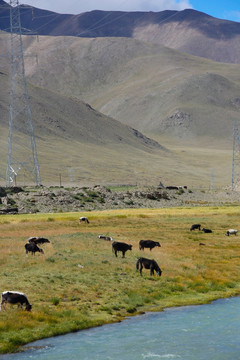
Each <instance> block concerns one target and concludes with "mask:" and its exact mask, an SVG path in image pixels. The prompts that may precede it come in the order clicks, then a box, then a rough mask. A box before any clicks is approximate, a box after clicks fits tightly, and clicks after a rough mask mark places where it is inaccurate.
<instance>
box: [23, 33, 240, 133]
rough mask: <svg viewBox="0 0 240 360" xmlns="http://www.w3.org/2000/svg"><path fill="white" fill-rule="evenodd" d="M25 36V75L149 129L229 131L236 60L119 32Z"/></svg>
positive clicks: (238, 89)
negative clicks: (121, 35)
mask: <svg viewBox="0 0 240 360" xmlns="http://www.w3.org/2000/svg"><path fill="white" fill-rule="evenodd" d="M24 40H25V41H26V43H25V47H26V49H27V51H26V54H27V55H30V54H37V58H38V61H36V59H35V58H33V57H31V56H26V65H27V66H26V69H27V70H26V73H27V77H28V79H29V81H31V82H32V83H35V85H38V86H42V87H44V88H48V89H50V90H52V91H57V92H59V93H61V94H64V95H66V96H68V97H69V96H75V97H77V98H79V99H82V100H84V101H85V102H87V103H90V104H91V105H92V106H93V107H94V108H96V109H98V111H101V112H102V113H104V114H106V115H108V116H110V117H113V118H115V119H117V120H119V121H121V122H123V123H125V124H128V125H130V126H132V127H134V128H136V129H138V130H140V131H142V132H144V133H145V134H148V135H149V136H150V135H151V136H152V135H153V134H154V135H157V134H158V135H161V134H162V133H167V134H170V135H171V134H172V135H176V136H180V137H183V136H185V137H186V136H187V137H189V136H191V137H196V136H206V135H208V136H212V137H216V138H229V136H230V134H231V133H232V123H233V121H234V119H235V118H238V117H239V111H240V106H239V104H240V96H239V94H240V78H239V77H237V76H236V74H237V73H239V70H240V68H239V65H234V64H220V63H216V62H213V61H210V60H206V59H202V58H197V57H192V56H190V55H186V54H184V53H180V52H177V51H175V50H172V49H169V48H166V47H163V46H161V45H156V44H151V43H144V42H141V41H138V40H134V39H126V38H98V39H81V38H74V37H41V38H39V41H38V42H37V41H33V40H31V41H30V38H29V37H27V38H25V39H24ZM229 124H231V125H230V126H229Z"/></svg>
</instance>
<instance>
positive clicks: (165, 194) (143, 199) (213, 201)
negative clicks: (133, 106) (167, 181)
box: [0, 185, 240, 216]
mask: <svg viewBox="0 0 240 360" xmlns="http://www.w3.org/2000/svg"><path fill="white" fill-rule="evenodd" d="M124 188H125V189H124ZM239 201H240V193H239V192H232V191H230V190H222V191H218V190H199V189H198V190H196V189H193V190H191V189H184V188H179V189H172V190H169V189H165V188H158V187H143V188H139V187H135V186H128V187H126V186H125V187H124V186H122V187H121V190H119V189H116V188H111V187H104V186H98V185H97V186H93V187H81V188H78V187H73V188H64V187H50V188H46V187H42V188H39V189H36V188H27V187H25V188H19V187H15V188H14V187H13V188H0V214H1V215H4V214H10V213H11V214H17V213H37V212H42V213H53V212H85V211H91V210H106V209H125V208H161V207H172V206H206V205H223V204H239ZM89 216H91V215H90V214H89Z"/></svg>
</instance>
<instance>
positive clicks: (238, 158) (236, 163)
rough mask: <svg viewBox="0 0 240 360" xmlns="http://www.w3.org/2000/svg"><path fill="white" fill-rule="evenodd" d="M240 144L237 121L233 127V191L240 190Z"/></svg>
mask: <svg viewBox="0 0 240 360" xmlns="http://www.w3.org/2000/svg"><path fill="white" fill-rule="evenodd" d="M239 186H240V142H239V130H238V124H237V120H235V121H234V126H233V155H232V191H233V190H240V188H239Z"/></svg>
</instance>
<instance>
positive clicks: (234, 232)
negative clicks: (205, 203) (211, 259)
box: [225, 229, 238, 236]
mask: <svg viewBox="0 0 240 360" xmlns="http://www.w3.org/2000/svg"><path fill="white" fill-rule="evenodd" d="M237 232H238V230H235V229H228V231H227V232H226V234H225V235H227V236H229V235H237Z"/></svg>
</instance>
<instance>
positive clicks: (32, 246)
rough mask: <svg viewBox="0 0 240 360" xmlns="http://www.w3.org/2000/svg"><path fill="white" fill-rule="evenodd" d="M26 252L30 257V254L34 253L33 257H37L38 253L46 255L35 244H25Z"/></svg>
mask: <svg viewBox="0 0 240 360" xmlns="http://www.w3.org/2000/svg"><path fill="white" fill-rule="evenodd" d="M25 252H26V255H28V253H29V252H31V253H32V255H35V253H36V252H40V253H42V254H44V251H43V249H41V248H39V247H38V246H37V245H36V244H34V243H27V244H25Z"/></svg>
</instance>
